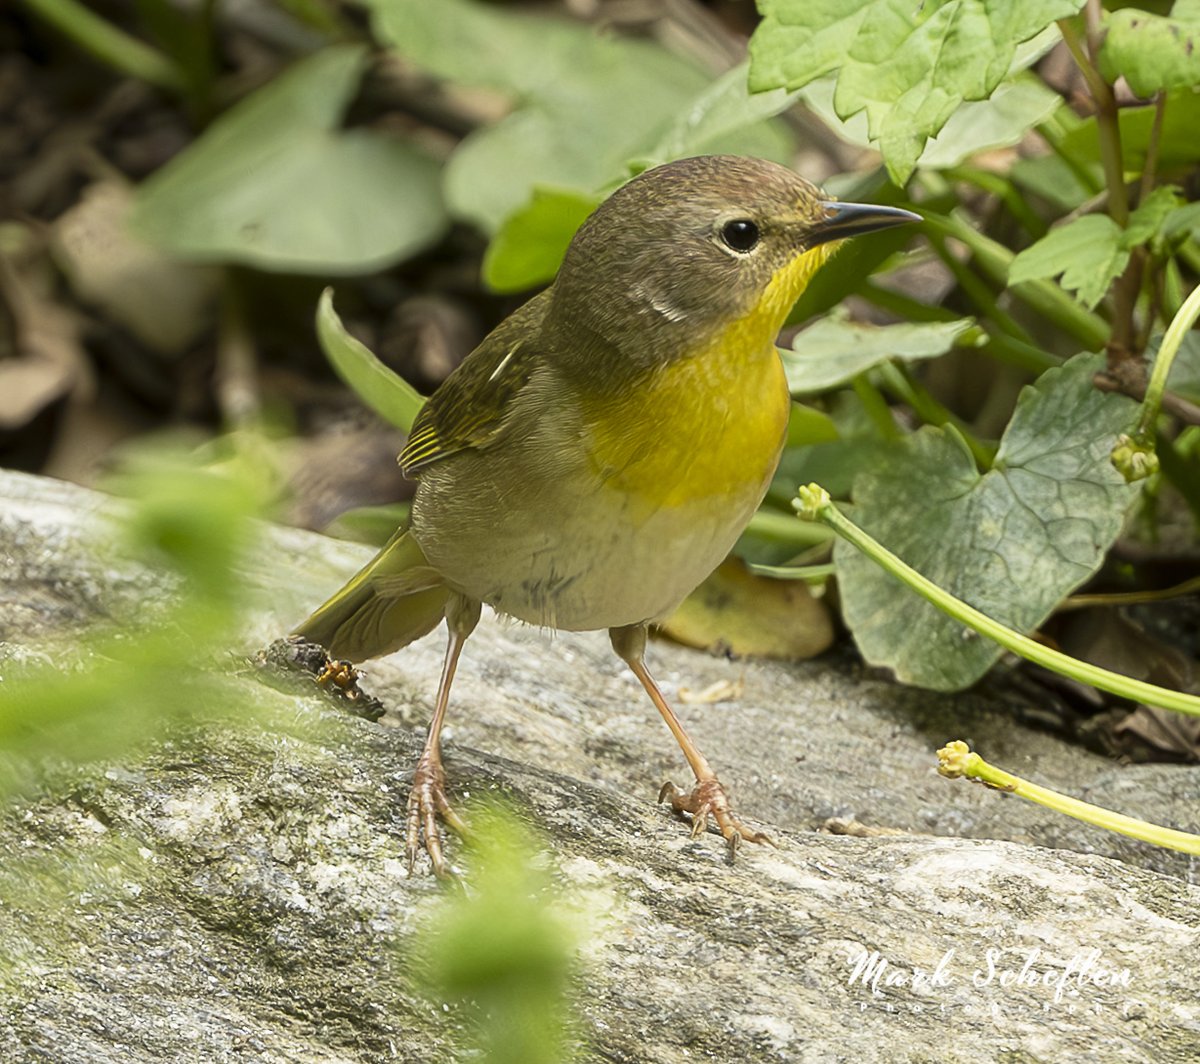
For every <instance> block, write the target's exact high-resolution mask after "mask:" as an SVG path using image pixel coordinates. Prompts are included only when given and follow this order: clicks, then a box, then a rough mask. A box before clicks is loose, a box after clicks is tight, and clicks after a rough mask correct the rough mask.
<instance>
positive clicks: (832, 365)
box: [780, 318, 975, 395]
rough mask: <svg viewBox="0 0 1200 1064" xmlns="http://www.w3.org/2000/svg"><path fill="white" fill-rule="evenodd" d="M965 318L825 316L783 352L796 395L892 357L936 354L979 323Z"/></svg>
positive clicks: (845, 381) (848, 378)
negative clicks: (887, 321)
mask: <svg viewBox="0 0 1200 1064" xmlns="http://www.w3.org/2000/svg"><path fill="white" fill-rule="evenodd" d="M974 324H975V323H974V322H973V321H972V320H971V319H970V318H964V319H963V320H961V321H946V322H929V323H923V324H911V323H906V324H901V325H864V324H862V323H861V322H854V321H839V320H836V319H833V318H825V319H823V320H821V321H818V322H815V323H814V324H812V325H810V326H809V327H808V328H807V329H805V330H804V331H803V332H801V333H800V334H799V335H798V336H797V337H796V339H795V341H794V342H793V344H792V350H791V351H781V352H780V356H781V357H782V358H783V367H784V370H785V371H786V372H787V379H788V387H789V388H790V389H791V392H792V394H793V395H805V394H811V393H814V392H823V391H828V390H829V389H830V388H840V387H841V386H842V385H844V384H848V383H849V382H850V381H852V380H853V379H854V378H855V377H857V376H858V375H859V374H860V373H865V372H866V371H867V370H869V369H872V368H873V367H875V366H878V365H879V364H880V363H881V362H886V361H887V360H888V359H891V358H897V359H900V360H902V361H905V362H912V361H918V360H921V359H926V358H937V356H938V355H944V354H945V353H946V352H947V351H949V350H950V349H951V348H952V347H954V346H955V344H956V343H957V342H958V341H959V339H960V338H961V337H962V336H963V334H964V333H965V332H966V331H967V330H968V329H970V328H972V327H973V326H974Z"/></svg>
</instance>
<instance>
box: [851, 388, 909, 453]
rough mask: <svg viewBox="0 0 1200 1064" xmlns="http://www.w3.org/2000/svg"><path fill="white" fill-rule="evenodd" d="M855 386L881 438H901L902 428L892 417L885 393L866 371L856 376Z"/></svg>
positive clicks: (859, 398)
mask: <svg viewBox="0 0 1200 1064" xmlns="http://www.w3.org/2000/svg"><path fill="white" fill-rule="evenodd" d="M853 387H854V394H855V395H857V396H858V401H859V402H860V403H862V405H863V409H864V410H865V411H866V412H867V417H869V418H870V419H871V424H872V425H874V426H875V431H876V432H877V433H879V436H880V438H881V439H884V440H898V439H900V436H901V433H900V429H899V427H898V426H897V425H896V419H895V418H894V417H892V408H891V407H890V406H888V402H887V400H886V399H885V398H884V397H883V393H882V392H880V390H879V389H878V388H876V387H875V385H874V384H872V383H871V381H870V380H869V379H868V378H867V375H866V374H865V373H860V374H859V375H858V376H857V377H855V378H854V382H853Z"/></svg>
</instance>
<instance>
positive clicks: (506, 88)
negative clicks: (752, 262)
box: [369, 0, 791, 234]
mask: <svg viewBox="0 0 1200 1064" xmlns="http://www.w3.org/2000/svg"><path fill="white" fill-rule="evenodd" d="M369 3H370V6H371V8H372V11H373V15H374V20H373V25H374V29H375V34H376V36H377V37H378V38H379V39H380V40H381V41H382V42H384V43H386V44H387V45H389V46H390V47H392V48H395V49H396V50H397V51H399V52H401V53H402V54H403V55H405V56H406V57H407V58H408V59H410V60H411V61H412V62H413V63H415V64H417V65H418V66H421V67H423V68H424V69H426V70H429V71H431V72H432V73H435V74H437V75H439V76H441V77H445V78H450V79H453V80H459V81H468V82H472V83H475V84H482V85H488V86H491V87H493V88H496V89H498V90H500V91H502V92H504V93H505V94H507V95H508V96H510V97H511V98H512V101H513V107H514V109H513V111H512V112H511V113H510V114H509V115H508V116H507V117H505V118H503V119H502V120H500V121H499V122H497V123H495V124H493V125H489V126H484V127H482V128H480V129H478V130H476V131H475V132H473V133H471V134H470V135H468V136H467V137H466V138H465V139H464V140H463V142H462V143H461V144H460V145H459V147H458V149H457V150H456V151H455V152H454V154H453V156H451V159H450V162H449V164H448V165H447V168H446V174H445V186H444V187H445V193H446V198H447V202H448V203H449V205H450V208H451V210H452V211H453V212H454V213H455V214H456V215H457V216H459V217H461V218H463V219H465V220H467V221H469V222H472V223H473V224H475V225H477V226H479V227H480V228H481V229H483V230H484V231H485V232H487V233H489V234H490V233H495V232H497V231H498V230H499V229H500V227H501V226H502V225H503V224H504V222H505V221H506V220H507V219H508V218H509V217H510V216H512V215H513V214H514V213H516V212H517V211H519V210H522V209H524V208H525V207H527V206H528V205H529V203H530V201H531V199H532V196H533V189H534V187H535V186H538V185H543V186H552V187H556V188H562V189H568V190H574V191H577V192H579V193H580V194H582V195H590V194H592V193H595V192H597V191H598V190H603V189H605V188H606V187H608V186H609V185H611V184H612V182H613V181H614V180H621V179H623V178H625V177H627V176H628V175H629V163H630V161H631V160H634V161H636V160H639V159H651V160H653V161H662V160H661V159H657V158H654V156H655V155H656V153H657V151H658V146H659V142H660V140H661V139H662V138H664V137H667V136H670V135H671V133H672V129H673V128H674V123H676V122H677V120H678V118H679V116H680V115H681V114H686V113H687V112H688V109H689V108H694V107H695V106H696V104H697V101H698V100H703V99H704V97H705V96H706V94H709V93H710V92H711V91H712V89H713V87H712V85H711V83H710V78H709V77H708V75H707V74H706V73H705V72H704V71H702V70H701V69H699V68H698V67H696V66H694V65H693V64H692V63H690V62H689V61H687V60H685V59H682V58H680V57H679V56H676V55H673V54H672V53H670V52H668V51H666V50H665V49H664V48H662V47H661V46H659V45H657V44H655V43H653V42H650V41H644V40H630V39H626V38H621V37H617V36H615V35H612V34H601V33H598V32H596V30H595V29H594V28H593V27H590V26H587V25H583V24H580V23H572V22H569V21H566V20H558V19H554V18H548V17H545V16H542V17H537V18H529V17H527V16H522V15H520V14H519V13H514V12H512V11H509V10H506V9H505V8H503V7H501V6H498V5H483V4H478V3H473V2H471V0H437V2H436V3H431V2H430V0H369ZM709 106H713V105H712V104H710V105H709ZM726 118H727V116H726V115H725V112H724V111H722V112H721V113H720V114H718V115H717V116H716V117H715V118H714V120H713V121H712V122H709V121H704V122H703V123H702V128H701V133H702V134H703V136H704V140H703V145H702V149H701V150H703V151H708V152H718V151H731V152H736V153H739V154H750V155H760V156H764V157H766V158H774V159H779V160H782V159H784V158H786V157H787V155H788V154H789V152H790V147H791V140H790V137H788V136H787V135H786V133H783V132H781V130H780V129H779V128H778V127H772V126H764V125H763V124H762V123H761V121H756V122H754V123H750V124H741V125H737V124H736V123H727V124H728V125H729V126H731V127H733V128H727V129H726V130H725V131H723V132H722V131H720V130H717V131H716V132H713V131H714V130H715V129H716V126H718V125H720V124H722V123H725V122H726ZM710 134H711V135H710ZM675 135H676V136H679V131H678V130H676V131H675ZM682 139H683V140H684V141H686V144H685V148H686V149H687V150H685V151H684V152H683V154H694V150H692V149H693V145H694V144H695V143H697V141H696V140H695V138H687V137H682Z"/></svg>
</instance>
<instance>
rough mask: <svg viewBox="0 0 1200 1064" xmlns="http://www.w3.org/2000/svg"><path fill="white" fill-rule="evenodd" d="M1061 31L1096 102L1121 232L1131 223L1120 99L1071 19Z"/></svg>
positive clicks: (1111, 209) (1112, 206)
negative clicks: (1119, 113) (1096, 63)
mask: <svg viewBox="0 0 1200 1064" xmlns="http://www.w3.org/2000/svg"><path fill="white" fill-rule="evenodd" d="M1058 28H1059V29H1060V30H1061V31H1062V36H1063V41H1064V42H1065V43H1066V46H1067V48H1069V49H1070V51H1071V55H1072V57H1073V58H1074V59H1075V63H1076V65H1077V66H1078V67H1079V69H1080V71H1081V72H1082V74H1083V77H1084V80H1085V81H1086V82H1087V85H1088V88H1089V89H1090V90H1091V93H1092V98H1093V99H1094V100H1095V102H1096V133H1097V135H1098V136H1099V138H1100V165H1101V166H1103V168H1104V182H1105V184H1106V185H1107V186H1108V213H1109V215H1110V216H1111V217H1112V220H1113V221H1114V222H1116V223H1117V225H1119V226H1120V227H1121V228H1122V229H1124V228H1125V226H1126V225H1128V224H1129V193H1128V192H1127V191H1126V189H1125V168H1124V163H1123V162H1122V158H1121V127H1120V125H1119V123H1118V122H1117V100H1116V97H1115V96H1113V91H1112V86H1111V85H1109V83H1108V82H1107V81H1105V80H1104V78H1103V77H1101V75H1100V71H1099V70H1097V69H1096V65H1095V64H1094V63H1093V62H1092V57H1091V56H1089V55H1088V54H1087V52H1086V51H1085V50H1084V46H1083V42H1082V41H1080V39H1079V35H1078V34H1077V33H1076V32H1075V27H1074V26H1073V25H1071V22H1070V21H1069V20H1068V19H1060V20H1059V23H1058Z"/></svg>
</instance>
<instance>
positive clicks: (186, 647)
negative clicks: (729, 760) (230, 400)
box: [0, 440, 273, 794]
mask: <svg viewBox="0 0 1200 1064" xmlns="http://www.w3.org/2000/svg"><path fill="white" fill-rule="evenodd" d="M226 445H227V448H229V449H230V454H229V455H228V457H227V458H226V460H225V461H224V462H223V463H222V464H221V465H220V466H219V467H212V466H204V465H202V464H200V461H199V460H198V458H197V455H196V454H194V453H188V452H185V451H183V450H182V449H180V448H178V447H175V446H171V445H169V444H164V443H163V442H161V441H156V442H155V443H154V444H152V445H150V446H143V447H141V448H139V449H137V450H134V451H131V452H130V453H129V454H128V456H127V458H126V462H125V464H124V466H123V467H122V469H121V470H120V472H119V473H118V474H117V475H115V476H114V477H113V478H111V480H110V481H109V483H108V487H110V488H111V489H115V490H118V491H120V492H121V493H123V494H125V495H126V496H128V497H129V499H130V502H129V503H128V505H127V508H125V509H124V510H122V511H119V512H118V517H117V519H116V520H115V521H114V522H112V523H111V524H108V525H107V527H108V528H109V529H110V530H111V529H112V528H113V527H114V526H115V527H116V528H117V529H118V531H119V534H120V536H121V539H122V550H123V551H124V552H127V553H129V554H132V555H133V556H134V557H136V558H137V559H138V561H139V562H140V563H141V564H143V565H144V566H145V567H146V568H147V569H150V570H152V571H154V572H157V573H160V574H161V575H162V582H163V594H162V595H161V596H159V597H158V599H157V600H156V601H150V600H148V601H147V603H146V605H145V607H144V613H143V614H142V615H140V616H139V618H138V620H139V622H140V623H139V625H138V626H137V627H127V628H124V629H121V630H112V629H97V630H95V631H91V632H88V633H85V634H84V635H83V636H82V637H79V636H75V637H74V638H73V639H72V640H71V643H70V646H69V649H67V648H66V647H56V648H55V651H54V654H53V656H52V657H46V658H44V659H43V658H41V657H38V656H34V655H27V656H26V657H25V658H24V659H22V658H16V659H9V660H4V661H3V665H2V667H3V672H2V679H3V682H2V683H0V794H2V793H3V792H5V791H7V790H10V789H13V788H16V787H20V786H23V785H24V784H25V783H26V782H27V780H28V779H29V778H31V777H32V776H33V775H34V774H35V772H34V766H36V765H37V764H38V763H39V762H40V761H43V760H45V759H47V758H51V759H66V760H69V761H86V760H90V759H96V758H103V757H111V756H116V755H120V754H122V753H124V752H126V751H128V749H129V748H131V747H133V746H136V745H137V744H139V743H141V742H143V741H145V740H146V739H149V738H153V737H155V736H161V735H163V734H165V733H166V732H167V731H169V729H170V728H171V727H177V726H179V724H180V723H181V722H184V721H187V720H189V719H191V718H194V717H195V716H197V715H199V714H210V713H212V714H220V713H223V712H225V711H226V709H227V708H228V707H229V706H230V705H236V706H237V707H238V712H239V714H243V713H245V711H246V710H247V709H248V708H249V707H248V705H247V699H246V696H245V692H244V691H243V692H240V693H239V694H238V695H236V696H235V695H232V694H231V693H230V691H231V688H232V687H233V686H235V684H234V681H233V679H232V677H230V676H229V675H227V674H226V671H225V669H224V668H221V667H217V666H215V665H214V660H216V659H222V658H224V657H226V656H227V655H228V654H229V653H230V652H231V651H232V650H233V649H234V648H233V647H231V646H230V633H231V631H233V630H235V627H236V624H237V621H238V617H239V611H240V609H241V608H242V607H243V605H244V596H245V586H244V581H243V580H242V579H241V578H240V576H239V571H238V570H239V566H241V565H244V564H245V562H246V559H247V558H248V557H249V555H250V552H251V550H252V548H253V546H254V543H255V542H256V540H257V527H258V526H257V524H256V522H255V520H254V519H255V518H256V517H258V516H260V515H261V513H262V511H263V503H264V492H263V488H264V478H263V476H262V473H261V470H260V469H258V468H256V466H257V464H258V460H257V457H256V455H255V453H254V450H253V448H252V447H251V446H250V445H249V444H248V443H245V442H242V443H238V442H236V441H230V440H227V441H226ZM105 527H106V525H105V524H102V523H99V522H98V523H97V535H98V536H101V535H104V529H105ZM272 697H273V696H272V695H271V694H270V693H269V692H267V691H266V690H265V689H264V704H266V702H267V701H269V700H270V699H271V698H272Z"/></svg>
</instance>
